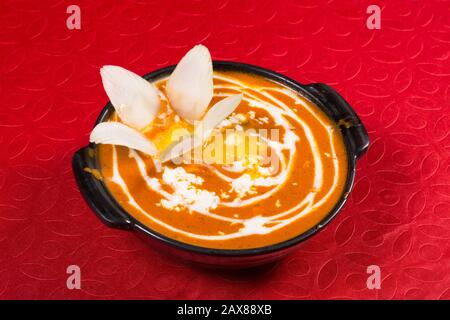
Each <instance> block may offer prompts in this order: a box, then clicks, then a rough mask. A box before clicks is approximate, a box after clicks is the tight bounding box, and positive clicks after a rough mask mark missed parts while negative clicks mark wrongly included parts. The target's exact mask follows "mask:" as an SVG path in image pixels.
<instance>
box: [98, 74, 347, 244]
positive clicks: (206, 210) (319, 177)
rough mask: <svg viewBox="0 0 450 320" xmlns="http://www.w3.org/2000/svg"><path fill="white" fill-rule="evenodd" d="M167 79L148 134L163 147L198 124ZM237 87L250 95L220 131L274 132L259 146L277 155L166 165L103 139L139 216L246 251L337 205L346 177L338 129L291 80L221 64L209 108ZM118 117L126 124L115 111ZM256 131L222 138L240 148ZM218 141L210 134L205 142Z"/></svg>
mask: <svg viewBox="0 0 450 320" xmlns="http://www.w3.org/2000/svg"><path fill="white" fill-rule="evenodd" d="M165 83H166V79H163V80H160V81H158V82H156V83H155V86H156V87H157V88H158V90H159V91H160V96H161V110H160V111H159V114H158V116H157V117H156V118H155V121H154V122H153V124H152V125H151V126H150V127H148V128H145V129H144V130H143V131H142V132H144V134H145V135H146V137H148V138H149V139H151V140H152V141H153V142H154V144H155V145H156V147H157V148H158V149H159V150H164V149H165V148H166V147H167V146H168V145H170V144H171V143H173V141H174V136H176V135H177V133H179V132H184V131H186V132H191V131H192V124H189V123H187V122H185V121H183V120H181V119H180V118H179V117H178V116H177V115H176V114H175V112H174V111H173V110H172V109H171V108H170V106H169V104H168V102H167V101H168V100H167V98H165V96H164V91H165ZM236 93H243V99H242V101H241V103H240V104H239V106H238V107H237V109H236V110H235V111H234V112H233V114H232V115H231V116H229V117H228V118H227V119H225V120H223V121H222V123H221V124H220V125H219V126H218V127H217V128H216V129H215V131H216V133H219V134H222V133H224V132H225V131H226V129H233V130H235V132H246V130H248V129H253V130H255V131H256V135H258V133H259V132H264V130H262V129H266V131H267V135H266V136H264V137H260V138H261V139H260V140H258V144H259V145H260V146H263V147H262V148H263V149H265V150H264V151H265V152H266V154H265V156H266V159H267V158H270V159H271V161H262V157H261V156H260V154H259V153H257V154H254V152H251V151H250V150H249V148H244V152H243V154H241V156H240V157H238V158H233V157H231V158H230V159H225V161H222V162H220V161H206V160H205V159H207V158H208V157H206V158H205V157H204V158H202V159H203V161H197V162H196V163H191V162H187V161H184V162H183V161H182V162H181V163H178V164H174V163H173V162H172V161H168V162H165V163H162V165H161V167H160V168H157V167H155V165H154V162H153V161H152V159H151V158H150V157H149V156H147V155H145V154H143V153H141V152H139V151H135V150H132V149H128V148H126V147H122V146H116V145H99V146H98V149H99V151H98V152H99V160H100V169H101V175H102V179H103V181H104V182H105V183H106V185H107V187H108V189H109V191H110V192H111V194H112V195H113V196H114V198H115V199H116V200H117V201H118V203H120V205H121V206H122V207H123V208H124V209H125V210H126V211H127V212H128V213H129V214H130V215H132V216H133V217H134V218H136V219H137V220H139V221H140V222H142V223H143V224H145V225H146V226H148V227H149V228H150V229H152V230H155V231H157V232H159V233H161V234H163V235H166V236H167V237H170V238H173V239H176V240H178V241H181V242H185V243H189V244H193V245H197V246H202V247H209V248H220V249H242V248H257V247H261V246H267V245H271V244H275V243H280V242H283V241H286V240H289V239H291V238H293V237H295V236H298V235H299V234H301V233H303V232H305V231H307V230H308V229H310V228H312V227H314V226H315V225H317V224H318V223H319V222H320V221H321V220H322V219H323V218H324V217H325V216H326V215H327V214H328V213H329V212H330V210H332V208H333V207H334V206H335V205H336V203H337V202H338V200H339V198H340V197H341V195H342V193H343V190H344V185H345V182H346V178H347V155H346V149H345V145H344V142H343V137H342V135H341V132H340V129H339V127H338V126H337V125H336V124H335V123H334V122H333V121H332V120H331V119H329V118H328V117H327V116H326V115H325V114H324V113H323V112H322V111H321V110H320V109H319V108H318V107H317V106H315V105H314V104H313V103H311V102H310V101H308V100H307V99H305V98H304V97H303V96H301V95H299V94H298V93H296V92H295V91H293V90H291V89H289V88H287V87H284V86H282V85H280V84H278V83H275V82H272V81H269V80H266V79H264V78H261V77H257V76H254V75H249V74H244V73H238V72H217V71H215V72H214V98H213V100H212V101H211V104H210V105H213V104H214V103H215V102H217V101H219V100H220V99H223V98H224V97H226V96H229V95H232V94H236ZM111 120H114V121H119V119H118V117H117V115H115V114H113V115H112V118H111ZM273 129H275V130H273ZM230 137H231V138H230ZM248 137H249V136H247V135H245V134H244V135H243V136H239V135H238V134H235V135H234V136H233V135H226V136H225V138H224V140H223V141H225V143H224V144H226V145H230V144H231V145H233V144H234V145H238V144H239V142H237V140H240V141H241V142H242V141H243V140H244V141H249V140H248ZM246 139H247V140H246ZM214 143H215V141H214V139H209V140H208V141H207V142H206V143H204V144H203V145H202V146H201V147H200V148H201V149H202V150H205V149H208V147H211V145H214ZM235 150H236V149H235ZM258 150H259V151H260V149H258ZM225 153H226V151H225ZM210 157H211V156H210ZM274 159H275V160H274ZM213 160H214V159H213ZM157 169H158V170H157Z"/></svg>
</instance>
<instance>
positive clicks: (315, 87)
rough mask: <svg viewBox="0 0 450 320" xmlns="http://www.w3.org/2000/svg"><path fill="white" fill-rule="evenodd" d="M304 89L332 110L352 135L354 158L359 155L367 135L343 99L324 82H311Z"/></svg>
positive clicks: (364, 148)
mask: <svg viewBox="0 0 450 320" xmlns="http://www.w3.org/2000/svg"><path fill="white" fill-rule="evenodd" d="M306 90H307V91H308V92H309V93H311V94H312V95H313V96H314V97H316V98H317V99H319V101H320V102H321V103H322V104H324V105H325V106H327V107H328V109H330V111H332V112H333V114H334V116H335V119H336V120H337V121H338V124H339V125H342V126H345V127H346V128H347V129H348V130H349V132H350V135H351V137H352V139H350V140H351V147H352V149H353V151H354V153H355V156H356V158H359V157H361V156H362V155H363V154H364V153H365V152H366V151H367V148H368V147H369V142H370V140H369V135H368V133H367V130H366V128H364V125H363V124H362V122H361V120H360V119H359V117H358V115H357V114H356V113H355V111H354V110H353V108H352V107H351V106H350V105H349V104H348V102H347V101H345V99H344V98H343V97H342V96H341V95H340V94H339V93H337V92H336V90H334V89H333V88H331V87H330V86H328V85H326V84H324V83H313V84H310V85H307V86H306Z"/></svg>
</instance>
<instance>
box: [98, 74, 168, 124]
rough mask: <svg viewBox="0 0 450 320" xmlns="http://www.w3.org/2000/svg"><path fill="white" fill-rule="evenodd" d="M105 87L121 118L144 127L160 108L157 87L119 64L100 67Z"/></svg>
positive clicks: (127, 122) (150, 121) (126, 122)
mask: <svg viewBox="0 0 450 320" xmlns="http://www.w3.org/2000/svg"><path fill="white" fill-rule="evenodd" d="M100 74H101V76H102V82H103V87H104V89H105V91H106V94H107V95H108V97H109V99H110V100H111V103H112V105H113V106H114V108H115V110H116V112H117V114H118V115H119V117H120V119H121V120H122V121H123V122H124V123H125V124H127V125H129V126H131V127H133V128H136V129H143V128H145V127H146V126H148V125H149V124H151V123H152V121H153V119H154V118H155V116H156V114H157V113H158V111H159V108H160V101H159V94H158V91H157V90H156V88H155V87H154V86H153V85H152V84H151V83H149V82H148V81H147V80H145V79H144V78H142V77H140V76H139V75H137V74H135V73H133V72H131V71H128V70H126V69H124V68H122V67H118V66H103V68H101V69H100Z"/></svg>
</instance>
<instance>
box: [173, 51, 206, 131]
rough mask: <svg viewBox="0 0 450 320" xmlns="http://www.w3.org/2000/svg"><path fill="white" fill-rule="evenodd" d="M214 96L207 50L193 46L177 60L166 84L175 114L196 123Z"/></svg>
mask: <svg viewBox="0 0 450 320" xmlns="http://www.w3.org/2000/svg"><path fill="white" fill-rule="evenodd" d="M213 92H214V86H213V66H212V60H211V55H210V53H209V50H208V48H206V47H205V46H203V45H196V46H195V47H193V48H192V49H191V50H189V51H188V53H186V55H185V56H184V57H183V58H182V59H181V60H180V62H179V63H178V65H177V66H176V68H175V70H174V71H173V72H172V74H171V75H170V77H169V80H168V81H167V84H166V93H167V97H168V98H169V101H170V104H171V106H172V108H173V109H174V110H175V112H176V113H177V114H178V115H179V116H180V117H182V118H183V119H184V120H186V121H188V122H193V121H195V120H200V119H201V118H202V116H203V114H204V113H205V111H206V109H207V108H208V105H209V103H210V102H211V99H212V96H213Z"/></svg>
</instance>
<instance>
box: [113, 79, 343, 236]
mask: <svg viewBox="0 0 450 320" xmlns="http://www.w3.org/2000/svg"><path fill="white" fill-rule="evenodd" d="M214 78H215V79H218V80H222V81H224V82H226V83H227V84H229V85H218V86H215V88H216V89H227V90H235V91H238V92H241V91H245V93H244V100H245V101H247V102H248V104H249V106H250V108H254V109H263V110H266V111H267V112H268V113H269V114H270V116H271V117H272V119H273V121H274V122H275V123H276V124H277V125H279V126H281V127H283V128H284V130H285V133H284V135H283V142H282V143H280V142H278V141H272V140H270V139H266V140H265V142H266V143H267V144H268V146H269V147H270V148H271V149H272V150H273V152H274V153H275V154H276V155H277V157H279V160H280V163H281V168H280V170H279V172H278V173H277V174H276V175H275V176H270V177H258V178H256V179H253V180H251V179H250V180H249V179H248V177H247V176H248V174H246V173H243V174H242V175H240V176H239V177H237V178H232V177H230V176H228V175H227V174H226V173H227V172H232V173H240V172H243V171H245V168H243V167H242V165H240V164H233V165H231V166H230V165H224V166H222V168H221V169H222V170H218V169H217V168H216V167H214V166H211V165H208V164H200V165H203V166H205V167H206V168H208V169H209V170H211V171H212V172H213V173H215V174H216V175H217V177H218V178H220V179H222V180H224V181H225V182H227V183H229V184H230V186H231V190H230V192H232V191H233V188H234V189H235V190H234V191H236V192H237V193H238V194H241V195H242V197H241V198H237V199H235V200H233V201H228V202H227V201H220V200H219V197H217V196H216V195H215V193H214V192H210V191H208V190H203V189H199V188H197V186H194V185H201V184H202V182H203V180H202V178H201V177H197V176H196V175H194V174H190V173H189V176H188V177H189V178H188V180H189V181H184V182H182V183H181V184H180V183H179V182H178V184H177V183H170V182H168V181H171V180H170V179H165V180H164V179H161V180H160V179H157V178H154V177H149V176H148V174H147V169H146V164H145V162H144V160H143V159H142V158H141V157H140V156H139V154H138V153H137V152H135V151H134V150H130V156H131V157H132V158H134V159H135V161H136V163H137V165H138V168H139V173H140V175H141V176H142V177H143V179H144V181H145V183H146V185H147V187H148V188H149V189H150V190H151V191H153V192H155V193H157V194H159V195H160V196H161V202H160V204H161V203H162V204H164V203H166V204H169V205H168V206H169V207H171V206H173V207H175V204H181V205H182V206H183V207H185V208H186V209H188V210H189V211H191V212H195V213H197V214H201V215H204V216H207V217H209V218H213V219H218V220H221V221H225V222H229V223H230V224H233V225H234V224H238V225H239V226H241V227H240V228H239V229H238V230H237V231H235V232H232V233H229V234H223V233H222V232H220V233H219V234H218V235H210V234H196V233H192V232H188V231H185V230H182V229H179V228H176V227H173V226H171V225H169V224H167V223H165V222H164V221H161V220H160V219H157V218H155V217H153V216H152V215H151V214H150V213H148V212H146V211H145V210H144V209H143V208H142V207H141V206H140V205H139V204H138V203H137V201H136V200H135V199H134V198H133V196H132V195H131V194H130V192H129V189H128V186H127V184H126V182H125V181H124V180H123V178H122V176H121V175H120V172H119V169H118V161H117V151H116V148H115V146H112V148H113V176H112V178H111V180H112V181H113V182H114V183H116V184H117V185H119V186H120V187H121V189H122V191H123V192H124V194H125V195H126V197H127V199H128V203H129V204H130V205H131V206H133V207H135V208H136V209H137V210H138V211H140V212H141V213H142V214H144V215H145V216H146V217H148V218H149V219H150V220H151V221H153V222H154V223H156V224H159V225H161V226H162V227H164V228H167V229H168V230H171V231H173V232H176V233H179V234H183V235H185V236H188V237H191V238H196V239H202V240H211V241H219V240H227V239H233V238H238V237H243V236H247V235H252V234H267V233H271V232H273V231H275V230H278V229H281V228H283V227H285V226H287V225H289V224H290V223H292V222H294V221H296V220H297V219H299V218H301V217H303V216H305V215H306V214H309V213H311V212H313V211H314V210H316V209H317V208H318V207H320V206H321V205H323V204H324V203H325V201H327V199H328V198H329V197H330V196H331V194H332V193H333V191H334V190H335V188H336V186H337V181H338V179H339V174H340V173H339V170H338V168H339V159H338V157H337V156H336V151H335V148H334V143H333V135H332V134H331V130H332V128H330V126H329V125H327V124H326V123H324V122H323V121H322V120H321V119H320V118H319V117H318V116H317V115H316V113H315V112H314V110H313V109H312V108H311V107H310V106H308V104H306V103H305V102H304V101H303V99H304V98H302V97H300V96H298V95H297V94H296V93H294V92H292V91H291V90H289V89H287V88H272V87H269V88H265V87H261V88H258V89H254V88H252V87H250V86H248V85H246V84H245V83H243V82H241V81H238V80H236V79H234V78H230V77H228V76H223V75H214ZM243 89H244V90H243ZM270 91H275V92H278V93H281V94H285V95H287V96H289V97H290V98H291V99H292V100H293V102H294V103H295V104H296V105H300V106H301V107H302V108H304V109H305V110H307V111H308V112H309V113H310V114H311V115H312V116H313V117H314V118H315V119H316V120H317V121H318V123H319V124H320V125H321V126H323V127H324V128H325V129H326V131H327V134H328V138H329V143H330V146H331V154H330V156H331V158H332V159H333V167H334V173H335V174H334V180H333V183H332V184H331V188H330V189H329V190H328V192H327V193H326V194H325V195H324V196H323V197H321V198H320V199H317V201H316V200H315V197H316V195H317V193H318V192H319V191H320V190H321V188H322V185H323V163H322V156H321V154H320V151H319V147H318V146H317V142H316V140H315V138H314V135H313V133H312V131H311V129H310V128H309V126H308V125H307V124H306V123H305V122H304V121H303V120H302V119H301V118H300V117H299V116H298V115H297V114H296V113H295V112H294V111H293V110H291V109H290V108H289V106H287V105H286V104H285V103H283V102H282V101H280V100H279V99H277V98H276V97H274V96H273V95H272V94H270ZM252 92H257V93H258V94H260V95H263V96H264V97H265V98H266V100H261V99H260V98H259V97H258V96H257V95H255V94H253V93H252ZM217 96H228V94H218V95H217ZM287 118H289V119H290V120H291V121H295V122H297V123H298V124H300V126H301V127H302V129H303V131H304V134H305V136H306V140H307V141H306V143H307V144H306V143H304V144H302V146H301V147H302V148H306V147H307V145H309V147H310V149H311V152H312V155H313V165H314V182H313V188H312V190H311V191H310V192H309V193H308V194H307V195H306V196H305V198H303V199H301V201H299V203H298V204H297V205H295V206H293V207H291V208H289V209H287V210H285V211H283V212H279V213H277V214H275V215H272V216H256V217H252V218H248V219H245V218H238V216H237V215H234V217H233V218H231V217H227V216H223V215H219V214H216V213H213V212H211V211H213V210H214V209H215V208H216V207H218V206H223V207H236V208H238V207H244V206H248V205H251V204H254V203H257V202H259V201H262V200H265V199H268V198H269V197H271V196H272V195H274V194H275V193H276V192H277V191H278V190H279V189H280V188H281V187H282V186H283V185H284V184H285V183H286V181H287V179H288V177H289V173H290V172H291V171H292V169H293V163H294V161H293V159H294V156H295V153H296V152H297V151H298V147H297V142H298V141H299V137H298V136H297V135H296V134H295V132H294V131H292V130H291V129H290V127H291V125H290V123H289V120H288V119H287ZM260 138H261V139H264V138H263V137H260ZM283 150H288V153H289V156H288V157H287V159H286V157H285V155H284V154H283V152H282V151H283ZM162 169H163V170H168V171H167V172H168V173H169V174H173V172H171V171H170V170H174V169H170V168H168V167H167V166H165V165H163V166H162ZM180 169H182V170H183V171H184V169H183V168H180ZM183 174H184V173H183ZM163 175H164V174H163ZM246 175H247V176H246ZM240 180H242V182H245V183H243V184H239V181H240ZM181 181H183V180H181ZM162 184H166V185H168V186H169V187H171V188H172V190H173V192H172V193H170V192H167V191H165V190H164V188H163V187H162ZM253 186H255V187H273V188H271V189H270V190H268V191H266V192H264V193H261V194H252V193H251V192H249V190H250V188H251V187H253ZM191 187H192V188H191ZM190 188H191V191H189V192H190V193H189V192H188V191H187V190H189V189H190ZM238 188H241V189H240V190H236V189H238ZM192 190H194V191H192ZM183 192H188V194H184V196H186V197H184V198H183ZM192 192H194V193H195V194H192ZM244 196H246V197H247V198H244V199H242V198H243V197H244ZM197 197H198V198H197ZM186 198H189V199H190V200H189V201H186ZM197 200H198V201H197ZM206 200H207V201H206ZM205 202H206V203H205ZM293 213H295V214H293ZM291 214H293V215H292V216H290V215H291ZM286 216H287V218H285V217H286ZM268 224H270V226H268Z"/></svg>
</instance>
